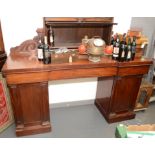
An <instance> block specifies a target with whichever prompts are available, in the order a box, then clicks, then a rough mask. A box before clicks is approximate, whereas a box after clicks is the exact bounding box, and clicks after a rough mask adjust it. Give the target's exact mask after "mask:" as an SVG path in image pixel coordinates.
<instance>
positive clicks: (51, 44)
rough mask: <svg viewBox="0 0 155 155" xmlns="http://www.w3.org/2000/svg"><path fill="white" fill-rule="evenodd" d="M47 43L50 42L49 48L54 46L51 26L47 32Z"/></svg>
mask: <svg viewBox="0 0 155 155" xmlns="http://www.w3.org/2000/svg"><path fill="white" fill-rule="evenodd" d="M49 42H50V46H54V34H53V29H52V27H51V26H50V30H49Z"/></svg>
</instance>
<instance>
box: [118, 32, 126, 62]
mask: <svg viewBox="0 0 155 155" xmlns="http://www.w3.org/2000/svg"><path fill="white" fill-rule="evenodd" d="M126 47H127V45H126V34H125V33H124V34H123V38H122V41H121V42H120V51H119V59H118V60H119V61H121V62H123V61H125V53H126Z"/></svg>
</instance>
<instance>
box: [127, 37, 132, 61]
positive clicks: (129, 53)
mask: <svg viewBox="0 0 155 155" xmlns="http://www.w3.org/2000/svg"><path fill="white" fill-rule="evenodd" d="M131 54H132V53H131V38H130V37H129V39H128V45H127V54H126V61H130V60H131Z"/></svg>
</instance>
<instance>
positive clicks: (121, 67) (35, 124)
mask: <svg viewBox="0 0 155 155" xmlns="http://www.w3.org/2000/svg"><path fill="white" fill-rule="evenodd" d="M151 64H152V61H151V60H148V59H143V60H141V59H135V60H134V61H131V62H123V63H119V62H116V61H113V60H111V59H110V58H107V57H103V58H102V59H101V61H100V62H98V63H92V62H89V61H88V59H78V60H77V61H75V62H72V63H61V64H54V63H52V64H48V65H44V64H42V62H39V61H38V60H33V59H29V56H26V55H25V54H23V53H18V54H17V55H16V54H13V53H11V54H10V56H8V58H7V61H6V63H5V64H4V66H3V69H2V72H3V75H4V77H5V78H6V81H7V85H8V87H9V90H10V95H11V102H12V105H13V111H14V117H15V123H16V135H17V136H23V135H30V134H36V133H43V132H48V131H50V130H51V124H50V115H49V101H48V81H51V80H61V79H74V78H88V77H98V85H97V93H96V100H95V105H96V106H97V108H98V109H99V110H100V112H101V113H102V114H103V116H104V117H105V119H106V120H107V121H108V122H109V123H112V122H117V121H123V120H127V119H132V118H134V117H135V113H134V107H135V101H136V97H137V93H138V90H139V87H140V84H141V79H142V76H143V74H146V73H147V72H148V69H149V66H150V65H151Z"/></svg>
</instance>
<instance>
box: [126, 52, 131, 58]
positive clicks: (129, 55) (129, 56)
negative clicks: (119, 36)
mask: <svg viewBox="0 0 155 155" xmlns="http://www.w3.org/2000/svg"><path fill="white" fill-rule="evenodd" d="M130 58H131V51H129V52H128V55H127V59H130Z"/></svg>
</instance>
